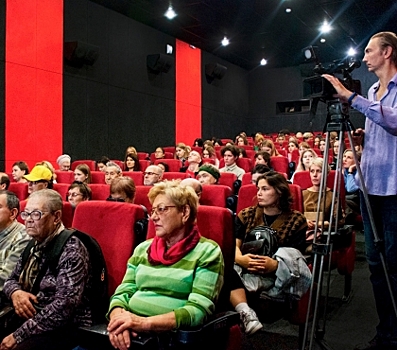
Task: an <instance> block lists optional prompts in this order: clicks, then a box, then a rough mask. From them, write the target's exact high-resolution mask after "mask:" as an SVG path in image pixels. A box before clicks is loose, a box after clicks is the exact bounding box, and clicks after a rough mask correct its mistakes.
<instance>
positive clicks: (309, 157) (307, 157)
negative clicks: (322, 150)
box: [302, 151, 313, 169]
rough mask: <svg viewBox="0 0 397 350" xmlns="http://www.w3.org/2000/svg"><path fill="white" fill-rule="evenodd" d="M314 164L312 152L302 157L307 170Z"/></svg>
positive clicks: (305, 153) (307, 152)
mask: <svg viewBox="0 0 397 350" xmlns="http://www.w3.org/2000/svg"><path fill="white" fill-rule="evenodd" d="M312 162H313V154H312V152H310V151H306V152H304V154H303V156H302V164H303V165H304V166H305V169H309V167H310V165H311V164H312Z"/></svg>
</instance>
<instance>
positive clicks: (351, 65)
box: [303, 46, 361, 102]
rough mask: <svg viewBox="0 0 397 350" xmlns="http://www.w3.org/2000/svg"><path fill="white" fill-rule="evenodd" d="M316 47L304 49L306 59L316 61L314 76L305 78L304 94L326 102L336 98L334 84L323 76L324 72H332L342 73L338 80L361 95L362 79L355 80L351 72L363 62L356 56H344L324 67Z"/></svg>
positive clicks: (334, 74)
mask: <svg viewBox="0 0 397 350" xmlns="http://www.w3.org/2000/svg"><path fill="white" fill-rule="evenodd" d="M315 49H316V48H315V47H313V46H310V47H308V48H305V49H304V53H305V58H306V60H312V61H315V62H316V65H315V67H314V68H313V73H314V74H315V75H314V76H312V77H309V78H306V79H304V80H303V94H304V96H305V97H307V98H318V99H320V101H323V102H326V101H329V100H334V99H335V97H333V95H335V94H336V91H335V89H334V87H333V86H332V84H331V83H330V82H329V81H328V80H326V79H324V78H323V77H321V75H322V74H331V75H333V76H336V74H339V75H341V77H340V78H339V77H337V76H336V77H337V78H338V80H339V81H340V82H341V83H342V84H343V86H344V87H346V89H348V90H351V91H354V92H357V93H358V94H360V95H361V82H360V80H355V79H353V78H352V76H351V72H352V71H353V70H354V69H356V68H359V67H360V66H361V62H360V61H359V60H357V59H356V58H354V57H349V58H344V59H341V60H335V61H333V62H332V63H331V64H329V65H328V67H324V66H323V65H322V64H321V63H320V62H319V61H318V58H317V55H316V53H315Z"/></svg>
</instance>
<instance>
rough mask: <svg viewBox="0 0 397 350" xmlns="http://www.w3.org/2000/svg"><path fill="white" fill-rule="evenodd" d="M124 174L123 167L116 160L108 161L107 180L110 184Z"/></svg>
mask: <svg viewBox="0 0 397 350" xmlns="http://www.w3.org/2000/svg"><path fill="white" fill-rule="evenodd" d="M122 175H123V172H122V170H121V168H120V167H119V166H118V165H117V164H116V163H115V162H107V163H106V169H105V182H106V184H108V185H110V184H111V183H112V180H113V179H115V178H116V177H120V176H122Z"/></svg>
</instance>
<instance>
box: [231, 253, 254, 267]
mask: <svg viewBox="0 0 397 350" xmlns="http://www.w3.org/2000/svg"><path fill="white" fill-rule="evenodd" d="M256 256H257V255H255V254H244V255H241V256H240V257H239V258H237V257H236V263H237V264H239V265H240V266H241V267H242V268H244V269H248V267H249V266H250V263H251V261H252V260H253V259H255V257H256Z"/></svg>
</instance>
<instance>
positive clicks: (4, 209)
mask: <svg viewBox="0 0 397 350" xmlns="http://www.w3.org/2000/svg"><path fill="white" fill-rule="evenodd" d="M18 213H19V199H18V197H17V196H16V195H15V193H13V192H9V191H0V291H2V290H3V286H4V282H5V281H6V279H7V278H8V277H10V275H11V272H12V270H13V269H14V267H15V265H16V263H17V261H18V258H19V257H20V255H21V253H22V251H23V250H24V249H25V246H26V244H27V243H28V241H29V240H30V237H29V236H28V235H27V234H26V231H25V226H24V225H22V224H21V223H19V222H18V221H17V219H16V218H17V216H18Z"/></svg>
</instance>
